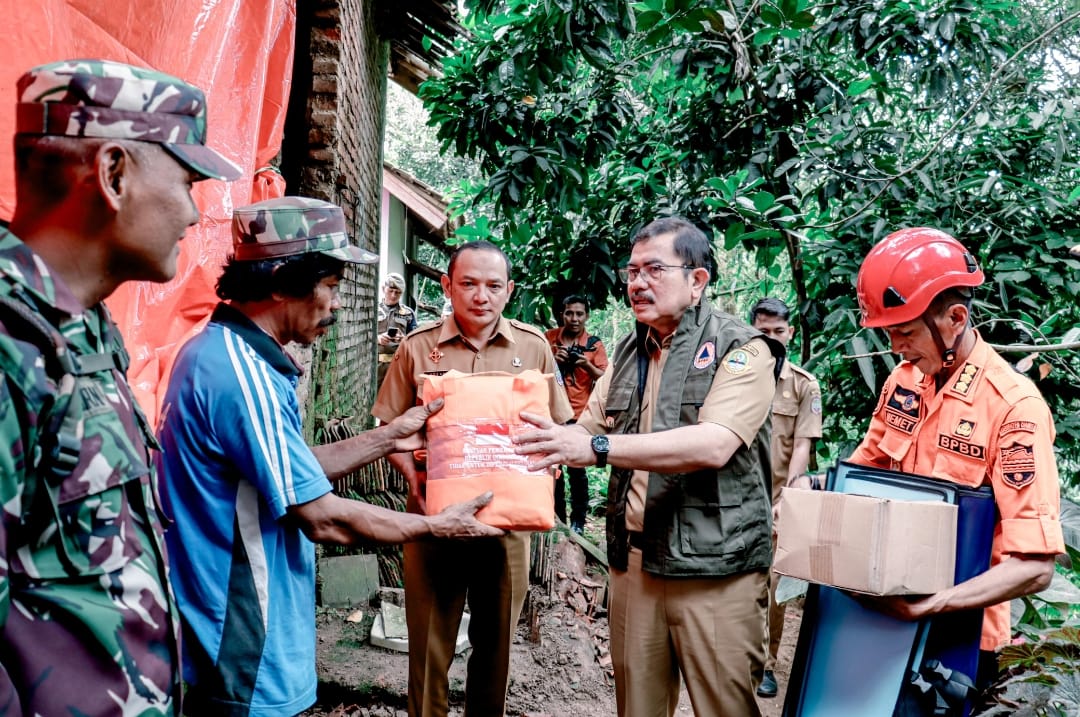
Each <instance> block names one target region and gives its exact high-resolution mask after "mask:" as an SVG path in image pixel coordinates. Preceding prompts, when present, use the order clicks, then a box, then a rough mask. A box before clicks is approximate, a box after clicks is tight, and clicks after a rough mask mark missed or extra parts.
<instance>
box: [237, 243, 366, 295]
mask: <svg viewBox="0 0 1080 717" xmlns="http://www.w3.org/2000/svg"><path fill="white" fill-rule="evenodd" d="M344 274H345V262H343V261H342V260H341V259H335V258H334V257H332V256H327V255H326V254H323V253H321V252H309V253H307V254H297V255H294V256H286V257H282V258H280V259H259V260H257V261H237V259H236V257H235V256H230V257H229V260H228V261H227V262H226V264H225V268H224V269H223V270H222V272H221V276H219V277H218V280H217V295H218V298H220V299H222V300H225V301H238V302H241V303H243V302H248V301H262V300H263V299H268V298H270V296H271V295H273V294H284V295H286V296H293V297H297V298H303V297H305V296H310V295H311V294H312V292H314V291H315V287H316V286H318V284H319V282H320V281H322V280H323V279H325V278H327V277H330V276H337V277H341V276H344Z"/></svg>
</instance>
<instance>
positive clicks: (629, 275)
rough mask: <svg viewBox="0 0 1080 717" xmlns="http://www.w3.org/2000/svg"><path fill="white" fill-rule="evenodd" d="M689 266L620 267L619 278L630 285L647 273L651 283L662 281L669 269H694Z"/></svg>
mask: <svg viewBox="0 0 1080 717" xmlns="http://www.w3.org/2000/svg"><path fill="white" fill-rule="evenodd" d="M693 268H694V267H692V266H690V265H689V264H646V265H645V266H623V267H619V278H620V279H622V281H623V283H624V284H629V283H630V282H631V281H634V280H635V279H637V278H638V277H639V276H641V272H645V278H646V279H647V280H649V281H660V279H661V278H662V277H663V276H664V272H665V271H667V270H668V269H693Z"/></svg>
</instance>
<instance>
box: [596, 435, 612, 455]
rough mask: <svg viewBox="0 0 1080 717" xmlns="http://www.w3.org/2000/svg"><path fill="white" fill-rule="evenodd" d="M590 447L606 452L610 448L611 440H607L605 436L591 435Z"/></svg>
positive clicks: (599, 451)
mask: <svg viewBox="0 0 1080 717" xmlns="http://www.w3.org/2000/svg"><path fill="white" fill-rule="evenodd" d="M592 447H593V450H594V451H596V452H598V453H607V452H608V451H609V450H610V449H611V441H609V440H608V437H607V436H603V435H600V436H593V437H592Z"/></svg>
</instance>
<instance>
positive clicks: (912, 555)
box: [773, 488, 956, 595]
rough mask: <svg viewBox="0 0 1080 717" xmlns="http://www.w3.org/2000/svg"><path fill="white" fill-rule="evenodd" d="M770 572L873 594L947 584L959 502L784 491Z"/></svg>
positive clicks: (904, 592)
mask: <svg viewBox="0 0 1080 717" xmlns="http://www.w3.org/2000/svg"><path fill="white" fill-rule="evenodd" d="M776 529H777V546H776V556H775V558H774V561H773V569H774V570H775V571H776V572H778V573H780V574H782V575H788V576H791V577H793V578H802V579H803V580H809V581H810V582H814V583H821V584H822V585H831V586H833V587H838V588H843V589H845V590H853V591H855V592H862V593H868V594H871V595H925V594H929V593H934V592H937V591H939V590H943V589H945V588H947V587H951V586H952V584H953V574H954V571H955V565H956V506H955V505H951V504H948V503H940V502H924V501H908V500H888V499H885V498H870V497H867V496H863V495H849V494H845V493H833V492H830V491H817V490H799V489H789V488H785V489H784V491H783V493H782V494H781V496H780V515H779V520H778V522H777V528H776Z"/></svg>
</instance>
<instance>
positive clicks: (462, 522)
mask: <svg viewBox="0 0 1080 717" xmlns="http://www.w3.org/2000/svg"><path fill="white" fill-rule="evenodd" d="M233 238H234V254H233V256H232V257H231V258H230V259H229V262H228V264H227V265H226V267H225V270H224V272H223V273H222V275H221V278H220V279H219V280H218V287H217V291H218V296H219V297H221V299H223V300H224V302H225V303H222V304H220V305H218V307H217V308H216V309H215V310H214V314H213V316H212V317H211V319H210V323H209V324H208V325H207V326H206V328H205V329H204V330H203V331H202V332H200V333H199V334H198V335H196V336H195V337H193V338H192V339H191V341H189V342H188V343H187V344H185V345H184V347H183V348H182V349H181V350H180V353H179V355H178V356H177V359H176V363H175V365H174V367H173V371H172V377H171V378H170V380H169V388H168V391H167V392H166V394H165V404H164V409H163V414H162V415H163V418H162V422H161V430H160V436H161V444H162V449H163V453H162V468H163V478H162V486H163V491H162V497H163V499H164V502H165V506H166V512H167V513H168V514H169V515H170V516H171V517H172V518H173V519H174V520H175V524H174V525H173V526H172V527H171V528H170V529H169V532H168V536H167V539H168V545H169V552H170V555H171V557H172V563H171V564H172V578H173V585H174V587H175V589H176V598H177V602H178V603H179V605H180V612H181V616H182V622H183V630H184V679H185V681H186V682H187V683H188V684H189V685H190V689H189V692H188V694H187V697H186V698H185V701H184V710H185V712H187V714H190V715H199V716H201V715H216V716H220V715H244V716H245V717H257V716H258V715H292V714H296V713H298V712H300V711H302V710H304V709H305V708H307V707H309V706H310V705H311V704H312V703H313V702H314V701H315V688H316V685H317V680H316V673H315V546H314V545H313V542H312V541H314V542H323V543H337V544H349V543H353V542H356V541H358V540H375V541H379V542H402V541H406V540H415V539H418V538H422V537H426V536H431V535H434V536H478V535H498V534H501V533H502V531H500V530H496V529H495V528H491V527H490V526H486V525H483V524H481V523H479V522H477V521H476V519H475V518H474V517H473V514H474V513H475V512H476V511H477V510H478V509H479V508H480V507H481V506H482V505H483V504H485V503H486V502H487V501H488V500H490V497H491V494H490V493H489V494H487V495H486V496H483V497H481V498H478V499H476V500H473V501H470V502H469V503H465V504H461V505H458V506H455V507H452V508H448V509H447V510H446V511H444V512H442V513H440V514H439V515H434V516H421V515H412V514H407V513H398V512H395V511H393V510H387V509H384V508H379V507H376V506H372V505H367V504H364V503H361V502H358V501H353V500H347V499H345V498H340V497H338V496H337V495H335V494H334V493H333V491H332V486H331V482H330V481H331V480H334V479H336V478H339V477H343V476H346V475H348V474H349V473H351V472H352V471H354V470H356V469H357V468H358V467H360V466H362V465H364V464H365V463H370V462H371V461H373V460H375V459H377V458H379V457H381V456H383V455H385V454H387V453H389V452H398V451H404V450H412V449H414V448H419V447H420V446H421V442H420V439H419V437H417V436H416V435H415V434H416V432H417V430H418V429H420V428H421V427H422V426H423V424H424V420H425V419H426V418H427V416H428V414H429V413H430V412H431V411H432V410H437V409H438V406H436V405H432V406H420V407H416V408H414V409H412V410H411V411H408V412H407V413H406V414H405V415H402V416H401V417H399V418H398V419H397V420H395V421H393V422H390V423H388V424H386V425H383V426H380V427H379V428H376V429H375V430H372V431H368V432H366V433H362V434H360V435H359V436H356V437H354V438H350V439H347V440H344V441H339V442H337V443H333V444H330V445H324V446H316V447H314V448H309V447H308V446H307V445H305V443H304V439H303V430H302V426H301V419H300V409H299V405H298V401H297V398H296V383H297V380H298V379H299V377H300V369H299V367H298V366H297V365H296V364H295V362H294V361H293V360H292V358H291V357H290V356H289V355H288V354H287V353H285V351H284V349H283V348H282V346H283V345H285V344H287V343H289V342H290V341H295V342H297V343H300V344H310V343H312V342H313V341H314V340H315V339H316V338H317V337H318V336H321V335H323V334H325V333H326V331H327V330H328V329H329V327H330V326H331V325H332V324H333V323H334V322H335V314H336V313H337V311H338V310H340V308H341V303H340V301H339V299H338V296H337V286H338V284H339V283H340V281H341V278H342V274H343V273H344V271H345V265H346V263H347V262H354V263H372V262H375V261H378V257H377V256H375V255H374V254H370V253H368V252H365V251H363V250H361V249H359V248H358V247H355V246H352V245H350V244H349V239H348V236H347V235H346V232H345V217H344V214H343V213H342V211H341V209H340V208H338V207H336V206H334V205H333V204H329V203H327V202H322V201H319V200H316V199H306V198H302V197H283V198H280V199H271V200H269V201H265V202H259V203H258V204H253V205H251V206H248V207H241V208H238V209H237V210H236V211H235V213H234V215H233Z"/></svg>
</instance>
